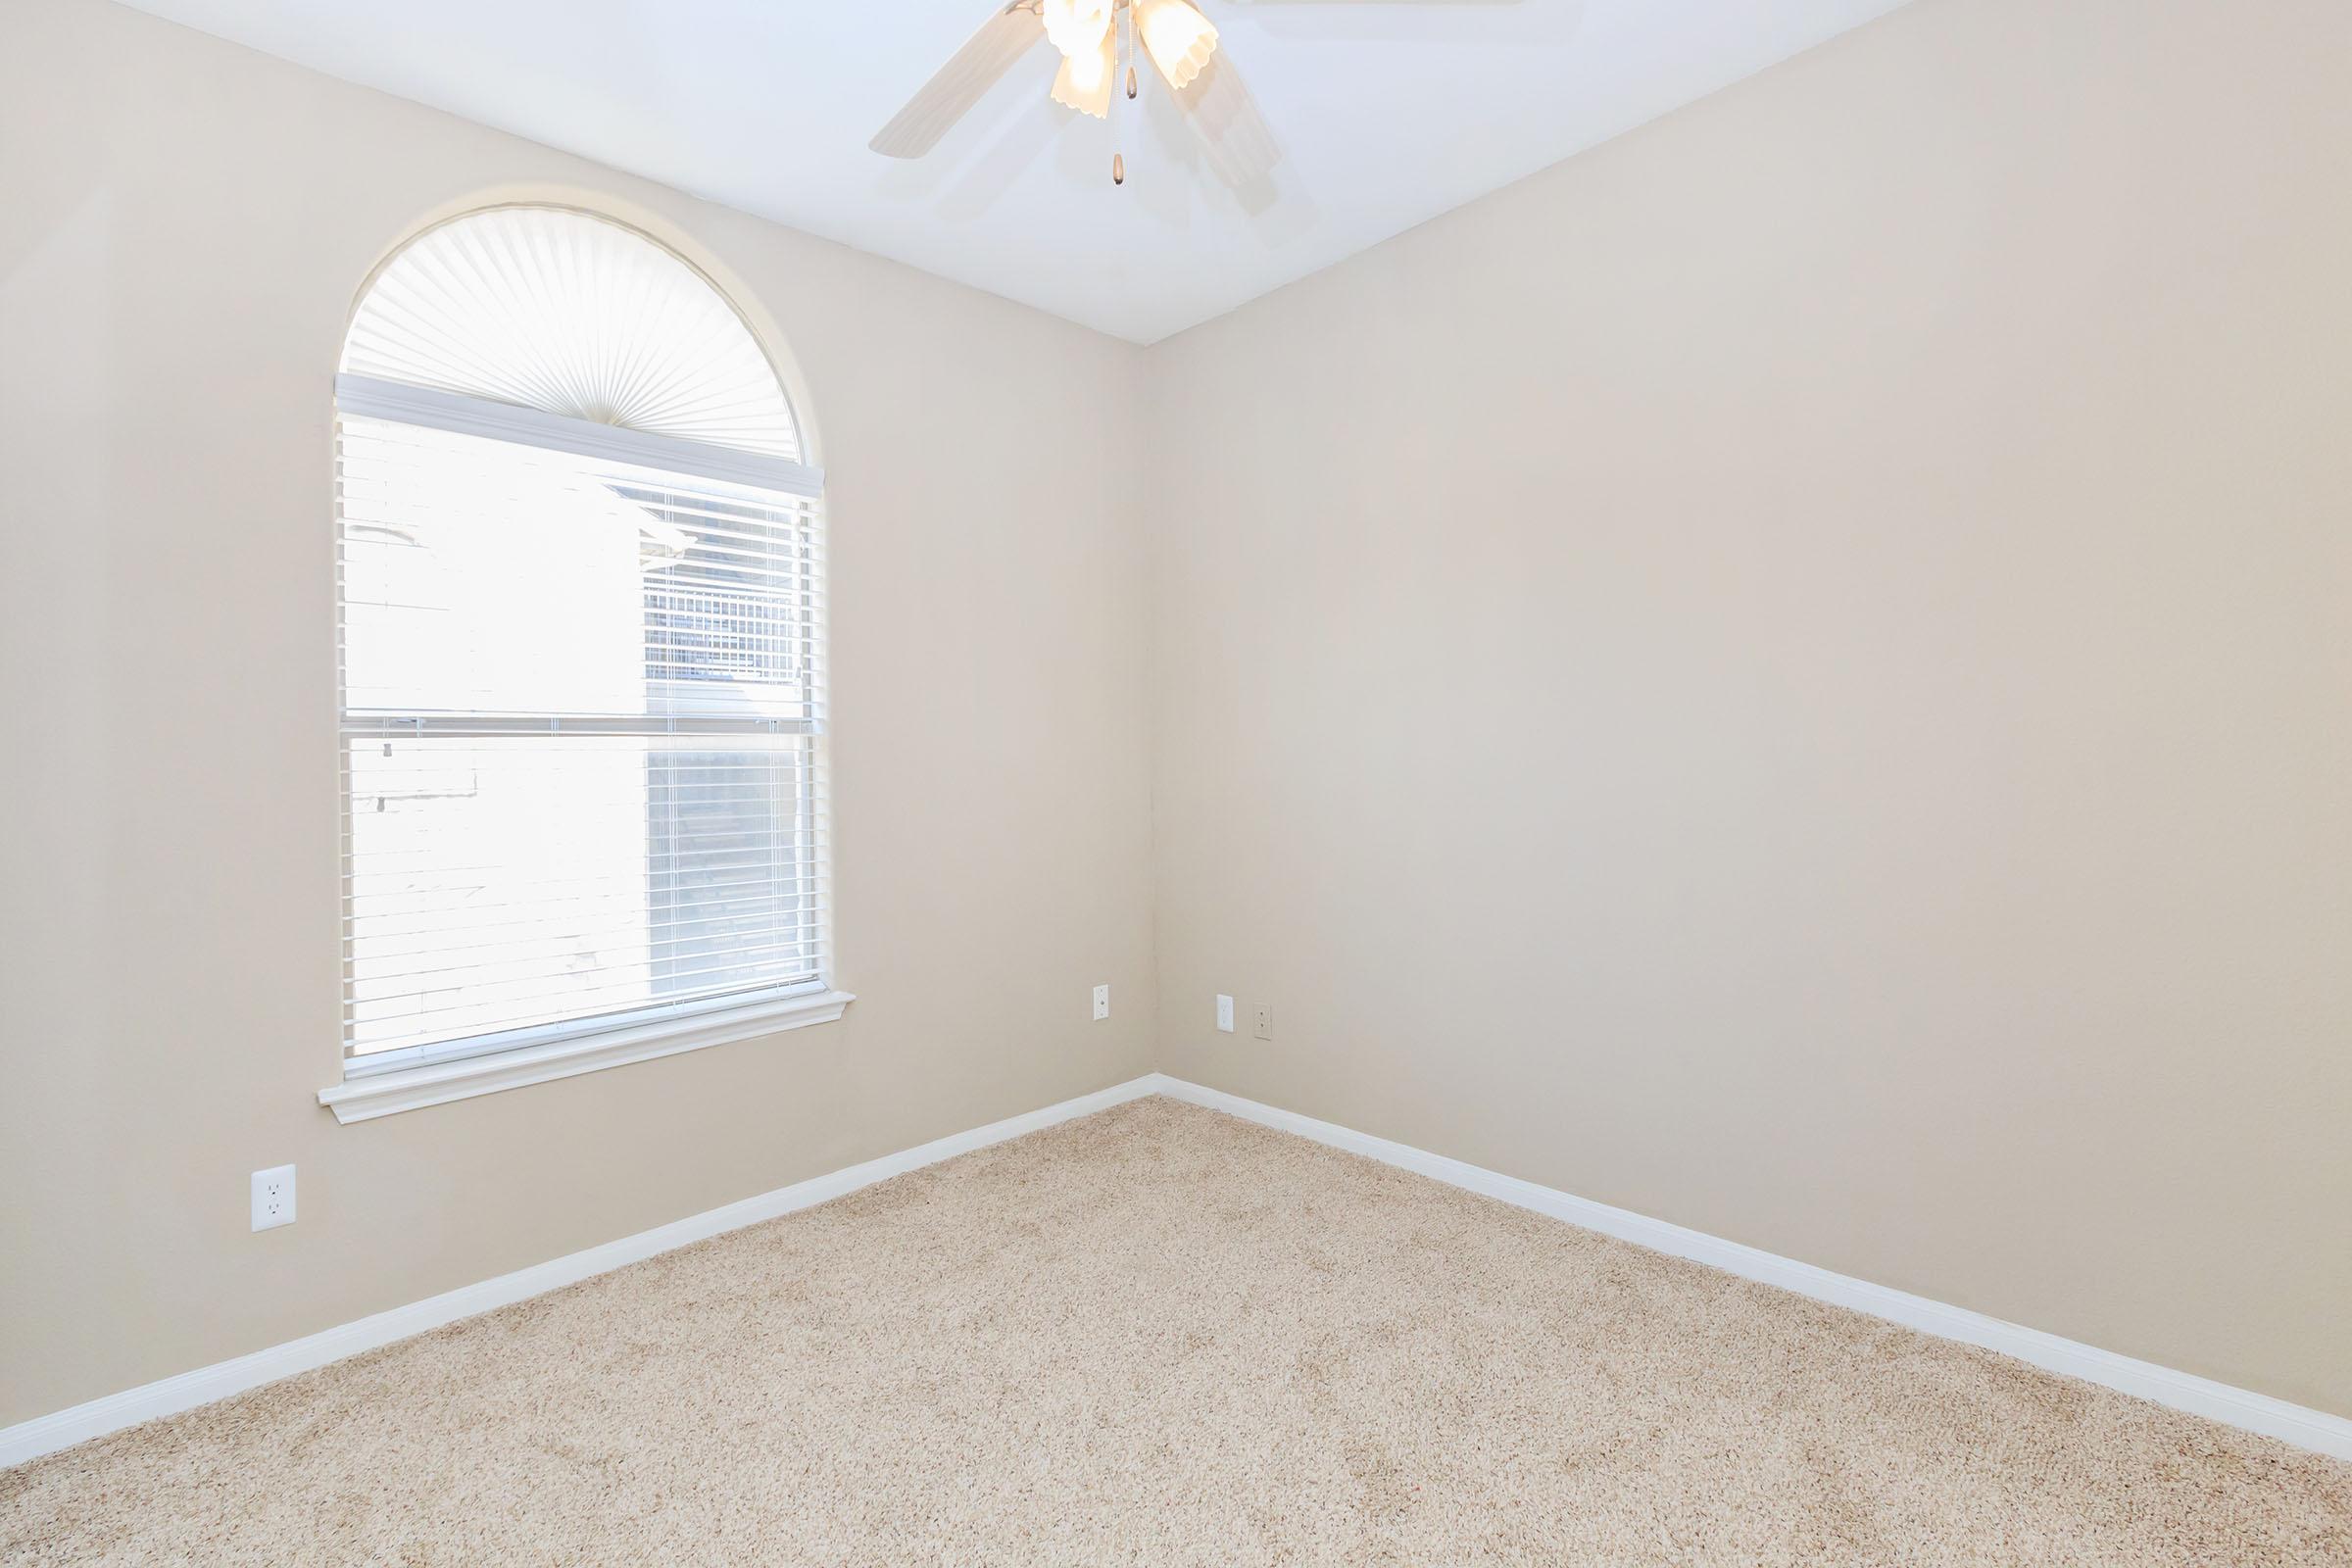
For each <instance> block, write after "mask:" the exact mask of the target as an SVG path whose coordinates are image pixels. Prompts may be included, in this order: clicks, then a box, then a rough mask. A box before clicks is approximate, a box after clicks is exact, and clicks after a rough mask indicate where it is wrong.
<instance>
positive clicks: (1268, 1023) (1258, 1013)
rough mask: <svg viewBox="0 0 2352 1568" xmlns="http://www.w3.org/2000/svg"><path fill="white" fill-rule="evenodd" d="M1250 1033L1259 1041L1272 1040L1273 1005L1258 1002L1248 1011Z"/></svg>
mask: <svg viewBox="0 0 2352 1568" xmlns="http://www.w3.org/2000/svg"><path fill="white" fill-rule="evenodd" d="M1250 1033H1251V1034H1253V1035H1255V1036H1257V1038H1258V1039H1260V1040H1271V1039H1273V1038H1274V1005H1273V1004H1272V1003H1270V1002H1260V1003H1258V1004H1256V1005H1254V1006H1252V1007H1251V1008H1250Z"/></svg>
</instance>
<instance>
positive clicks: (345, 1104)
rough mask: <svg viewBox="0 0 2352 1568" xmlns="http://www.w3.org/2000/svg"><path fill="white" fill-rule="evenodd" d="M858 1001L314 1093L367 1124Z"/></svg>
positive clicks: (448, 1066) (355, 1081)
mask: <svg viewBox="0 0 2352 1568" xmlns="http://www.w3.org/2000/svg"><path fill="white" fill-rule="evenodd" d="M857 1000H858V999H857V998H855V997H853V996H851V995H850V994H849V993H848V992H846V991H819V992H816V993H813V994H811V995H807V996H798V997H789V998H786V999H784V1000H782V1001H778V1002H764V1003H758V1004H755V1005H750V1006H745V1007H736V1008H732V1009H730V1010H728V1011H726V1012H714V1013H705V1014H703V1015H701V1016H699V1017H695V1018H686V1019H665V1020H663V1021H662V1022H659V1023H645V1024H638V1025H636V1026H634V1027H631V1028H626V1029H610V1030H605V1031H602V1032H600V1033H597V1034H592V1035H581V1036H579V1037H577V1038H575V1039H571V1040H559V1041H555V1042H552V1043H550V1044H548V1045H544V1046H528V1047H525V1048H523V1049H521V1050H518V1051H501V1052H498V1053H496V1054H492V1055H486V1056H466V1057H462V1058H460V1059H458V1060H455V1061H442V1062H434V1063H432V1064H430V1065H428V1066H421V1067H408V1068H403V1069H401V1070H399V1071H397V1072H381V1073H374V1074H371V1075H369V1076H368V1077H364V1078H347V1079H345V1080H344V1081H343V1082H342V1083H339V1084H330V1085H328V1086H327V1087H326V1088H324V1089H321V1090H319V1103H320V1104H321V1105H324V1106H325V1107H326V1108H327V1109H329V1110H331V1111H333V1112H334V1113H335V1120H337V1121H339V1122H354V1121H371V1120H373V1119H374V1118H375V1117H377V1116H390V1115H393V1114H394V1113H396V1112H399V1111H403V1110H420V1109H422V1108H423V1107H424V1106H426V1105H439V1104H443V1103H447V1102H449V1101H452V1100H469V1099H471V1098H472V1097H474V1096H475V1095H495V1094H497V1093H498V1092H499V1091H500V1090H502V1089H520V1088H521V1087H522V1086H523V1085H525V1084H539V1083H545V1082H547V1081H548V1080H549V1079H551V1078H570V1077H573V1076H575V1075H577V1074H579V1073H584V1072H600V1071H602V1070H603V1069H605V1068H607V1067H621V1066H626V1065H627V1064H628V1063H630V1062H632V1061H651V1060H652V1059H653V1058H654V1057H656V1056H674V1055H676V1054H678V1053H679V1052H681V1051H699V1050H701V1049H702V1048H703V1047H705V1046H723V1045H726V1044H728V1043H729V1042H731V1041H737V1040H750V1039H753V1038H754V1037H756V1036H759V1035H769V1034H775V1033H777V1032H778V1031H780V1030H785V1029H803V1028H807V1027H808V1026H809V1024H812V1023H831V1022H832V1021H833V1020H834V1019H836V1018H839V1017H840V1016H841V1015H842V1012H843V1010H844V1009H845V1008H847V1007H848V1006H849V1005H850V1004H851V1003H853V1002H855V1001H857Z"/></svg>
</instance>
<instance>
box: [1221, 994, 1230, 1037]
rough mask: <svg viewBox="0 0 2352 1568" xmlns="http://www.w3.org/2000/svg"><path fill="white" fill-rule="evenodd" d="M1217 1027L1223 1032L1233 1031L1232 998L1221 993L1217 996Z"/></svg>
mask: <svg viewBox="0 0 2352 1568" xmlns="http://www.w3.org/2000/svg"><path fill="white" fill-rule="evenodd" d="M1217 1028H1218V1029H1219V1030H1220V1031H1222V1032H1223V1033H1225V1034H1231V1033H1233V999H1232V998H1231V997H1228V996H1225V995H1224V994H1222V993H1219V994H1218V997H1217Z"/></svg>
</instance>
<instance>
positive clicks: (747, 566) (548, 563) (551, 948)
mask: <svg viewBox="0 0 2352 1568" xmlns="http://www.w3.org/2000/svg"><path fill="white" fill-rule="evenodd" d="M484 216H485V217H497V216H500V215H495V214H493V215H484ZM564 216H567V217H574V218H576V217H577V215H564ZM581 221H590V222H593V221H592V220H581ZM607 226H610V225H607ZM434 232H435V234H442V233H446V232H447V230H446V229H444V230H436V231H434ZM615 233H616V234H618V235H619V236H620V237H621V238H623V239H624V240H626V241H628V242H630V243H633V244H637V245H647V242H645V241H643V240H641V239H639V238H637V237H636V236H634V235H631V234H629V233H628V232H627V231H626V230H615ZM430 237H431V236H428V238H430ZM647 248H648V249H652V247H650V246H647ZM656 254H657V255H665V253H661V252H658V251H657V252H656ZM404 259H405V258H404ZM398 265H399V264H398V263H396V264H395V268H397V267H398ZM672 265H677V264H675V263H674V262H673V263H672ZM680 270H681V271H683V268H682V267H681V268H680ZM389 275H390V271H389V270H388V272H387V276H389ZM686 275H687V276H688V277H689V278H690V279H692V280H693V281H694V282H695V284H696V286H698V287H702V288H704V290H705V292H706V293H707V292H708V289H707V285H703V284H701V282H700V279H699V278H694V277H693V274H691V273H688V274H686ZM722 308H723V307H722ZM362 315H363V319H366V316H367V312H366V311H365V310H364V311H363V313H362ZM729 319H732V317H731V314H730V316H729ZM736 330H738V331H739V332H740V331H741V330H742V328H741V326H740V323H737V324H736ZM358 335H359V334H358V332H357V329H356V328H355V340H356V339H357V337H358ZM746 336H747V338H748V334H746ZM755 352H756V350H755ZM545 357H546V356H543V358H545ZM762 363H764V362H762ZM591 379H592V378H591ZM772 381H773V378H772V376H771V377H770V384H771V386H772ZM580 384H586V382H585V381H583V382H581V383H580ZM472 396H473V394H471V393H466V394H462V395H461V396H460V398H459V399H458V400H457V401H458V403H463V402H464V401H466V400H467V399H470V398H471V397H472ZM391 401H392V402H393V403H395V404H396V403H397V401H398V400H397V399H393V400H391ZM361 406H362V407H365V408H367V409H369V410H375V409H379V408H383V407H385V406H387V403H386V400H385V399H383V398H381V397H376V396H370V397H369V398H368V399H367V400H366V401H365V402H364V403H363V404H362V405H361ZM451 406H452V407H456V406H457V405H456V404H452V405H451ZM445 413H447V410H446V409H440V408H438V407H437V408H436V410H435V411H434V412H433V413H432V414H431V415H430V417H431V418H432V419H433V421H434V422H431V423H416V422H409V421H406V420H403V419H399V418H387V417H376V416H375V415H374V414H373V413H359V412H355V411H354V410H352V409H350V408H347V409H346V410H344V412H343V414H342V417H340V418H339V419H338V423H337V431H338V454H337V456H338V469H337V471H338V496H339V502H340V508H339V513H340V552H339V559H340V603H341V608H342V617H341V625H342V641H341V654H342V686H343V721H342V722H343V751H344V788H345V804H346V818H345V820H346V838H345V855H344V932H343V937H344V944H343V946H344V952H343V963H344V992H345V1046H346V1050H347V1052H348V1053H349V1054H351V1055H353V1056H354V1057H368V1058H373V1059H377V1060H381V1059H385V1057H386V1054H390V1053H405V1054H415V1053H417V1052H432V1053H435V1054H440V1053H443V1052H448V1051H461V1050H472V1049H497V1048H499V1047H501V1046H504V1045H509V1044H523V1043H529V1042H531V1041H533V1040H536V1039H539V1038H544V1037H546V1036H548V1035H549V1034H550V1033H564V1032H572V1031H574V1030H576V1029H579V1028H585V1027H594V1026H596V1025H598V1024H599V1023H602V1022H612V1023H614V1024H617V1023H620V1022H624V1021H632V1019H633V1017H634V1016H635V1015H642V1014H647V1013H649V1012H653V1011H656V1010H673V1009H678V1008H681V1007H693V1006H696V1005H717V1004H719V1003H721V1002H723V1001H725V1000H726V999H729V998H736V997H742V998H746V999H748V998H751V997H753V996H759V995H764V994H769V993H773V992H775V991H777V990H779V989H789V988H793V987H798V986H809V987H814V986H816V985H817V984H819V983H820V982H821V977H822V976H823V974H824V971H825V955H824V952H823V940H824V930H825V920H824V911H825V908H826V905H827V902H828V901H827V897H826V894H827V889H826V883H825V867H826V863H827V848H828V846H827V844H826V839H825V802H824V795H823V765H822V757H821V754H820V752H819V748H820V747H821V745H822V739H821V736H822V731H823V723H824V688H823V679H822V675H823V664H822V651H823V613H824V602H823V582H824V568H823V557H822V548H823V540H822V529H821V518H820V516H819V514H818V510H817V504H816V502H815V501H814V500H813V499H811V498H809V496H806V495H801V494H794V493H790V492H788V491H786V490H781V489H775V488H769V487H765V486H761V485H756V484H748V483H744V482H742V481H741V480H740V478H739V477H736V476H734V474H733V472H732V471H731V472H730V474H729V475H728V476H725V477H711V476H710V475H708V474H704V473H698V472H695V471H693V466H694V465H695V463H696V460H697V459H698V457H702V458H707V457H708V455H709V454H708V449H707V447H706V446H700V445H697V444H696V443H700V442H701V441H702V437H701V436H700V435H691V434H686V435H680V436H675V437H673V436H663V437H662V438H661V439H659V440H655V441H651V442H647V441H639V442H636V443H634V444H632V445H630V446H629V447H628V457H629V458H630V459H631V461H626V462H623V461H616V460H615V459H613V457H612V456H611V455H610V454H609V453H600V452H598V451H596V450H594V449H595V448H596V446H597V443H594V442H571V441H565V442H564V443H563V444H562V446H560V447H549V446H543V445H537V444H533V443H532V442H531V441H529V440H527V439H500V438H497V437H496V436H493V435H485V434H479V433H473V432H472V431H469V430H468V429H466V428H465V427H464V426H466V424H467V422H468V421H467V420H466V418H464V417H443V415H444V414H445ZM458 413H459V414H460V415H462V414H463V413H464V410H463V408H458ZM565 417H570V416H568V415H567V416H565ZM475 422H477V423H478V425H479V427H480V428H482V429H491V430H506V429H509V428H510V425H511V421H508V422H502V421H501V420H499V419H498V418H496V417H485V418H483V419H481V420H479V421H475ZM786 428H787V429H789V425H788V424H787V426H786ZM705 433H708V432H705ZM574 448H578V449H580V450H574ZM665 450H666V451H668V452H672V453H674V454H675V455H676V456H677V458H678V460H679V461H678V462H677V464H676V465H675V466H663V465H662V464H660V463H657V462H655V461H653V460H654V459H657V458H660V457H661V456H662V455H663V453H664V451H665ZM796 450H797V449H796ZM771 456H772V454H771ZM706 466H719V467H729V466H728V465H725V464H718V465H706ZM802 488H812V486H803V487H802Z"/></svg>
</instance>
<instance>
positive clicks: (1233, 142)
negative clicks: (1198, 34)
mask: <svg viewBox="0 0 2352 1568" xmlns="http://www.w3.org/2000/svg"><path fill="white" fill-rule="evenodd" d="M1176 100H1177V102H1178V103H1180V104H1182V105H1183V106H1184V112H1185V113H1184V118H1185V119H1187V120H1189V121H1191V122H1192V124H1193V128H1194V129H1195V130H1197V131H1199V132H1200V133H1201V143H1202V145H1203V147H1204V149H1205V151H1206V153H1207V156H1208V167H1209V168H1210V169H1211V170H1212V171H1214V172H1215V173H1216V176H1217V178H1219V179H1221V180H1223V181H1224V182H1225V183H1226V184H1227V185H1228V186H1230V187H1232V188H1233V189H1235V190H1237V191H1238V190H1246V189H1248V188H1249V187H1250V186H1252V185H1255V184H1257V183H1259V182H1260V181H1262V180H1263V179H1264V178H1265V177H1266V175H1268V174H1269V173H1271V172H1273V169H1274V166H1275V165H1276V164H1278V163H1280V162H1281V161H1282V149H1281V148H1280V147H1278V146H1276V145H1275V142H1274V133H1273V131H1271V130H1269V129H1268V128H1267V127H1266V122H1265V117H1264V116H1262V115H1260V114H1259V113H1258V112H1257V100H1256V99H1254V98H1252V97H1250V89H1249V88H1248V87H1246V86H1244V85H1243V84H1242V73H1240V72H1239V71H1237V70H1235V69H1234V65H1233V62H1232V61H1231V60H1228V59H1227V58H1225V56H1224V54H1223V53H1222V52H1221V51H1220V52H1219V53H1217V54H1215V55H1212V56H1210V57H1209V61H1208V64H1207V65H1206V66H1204V67H1202V68H1201V74H1199V75H1198V76H1195V77H1194V78H1193V79H1192V82H1191V83H1190V84H1189V85H1188V86H1186V87H1185V89H1184V90H1183V91H1182V92H1180V93H1178V94H1177V95H1176Z"/></svg>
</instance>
